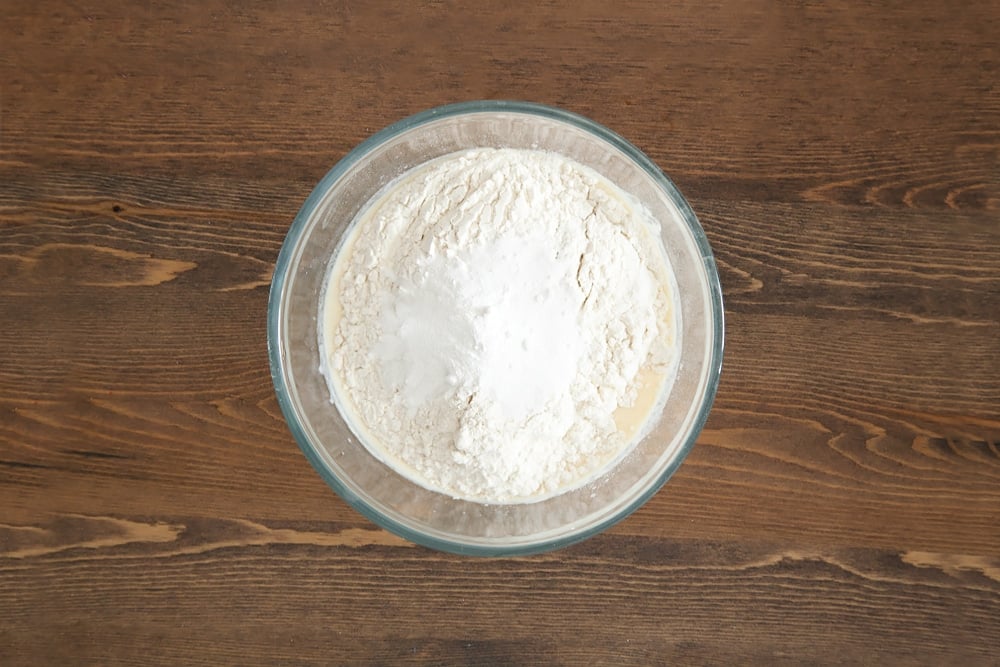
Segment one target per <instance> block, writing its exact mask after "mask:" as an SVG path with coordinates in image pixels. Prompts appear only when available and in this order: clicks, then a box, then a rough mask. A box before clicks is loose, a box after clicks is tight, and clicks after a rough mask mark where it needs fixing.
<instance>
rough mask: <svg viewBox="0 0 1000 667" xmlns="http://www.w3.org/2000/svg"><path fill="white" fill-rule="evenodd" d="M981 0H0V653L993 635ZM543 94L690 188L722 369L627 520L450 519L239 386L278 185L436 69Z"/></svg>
mask: <svg viewBox="0 0 1000 667" xmlns="http://www.w3.org/2000/svg"><path fill="white" fill-rule="evenodd" d="M998 34H1000V9H998V8H997V6H996V4H995V3H993V2H986V1H978V0H976V1H972V2H967V3H963V4H962V5H961V7H951V6H947V5H945V4H942V3H929V2H921V1H918V2H914V3H876V4H869V3H863V2H836V3H789V4H787V5H781V6H775V5H774V4H773V3H765V2H762V1H760V0H751V1H750V2H716V3H707V4H706V3H694V2H682V3H659V2H653V1H651V0H650V1H648V2H638V1H636V2H627V3H615V4H614V5H609V4H608V3H604V2H596V1H590V0H587V1H582V2H576V3H561V2H555V3H528V4H523V3H504V2H484V3H478V4H475V5H472V4H463V3H453V2H426V3H419V4H418V3H385V2H368V3H353V2H326V3H312V2H304V1H296V0H292V1H291V2H283V3H274V2H266V1H262V2H226V1H223V0H208V1H207V2H204V3H198V4H195V5H191V6H190V7H176V6H173V5H172V4H170V3H163V2H153V3H147V4H138V3H136V4H130V3H122V2H117V1H113V0H106V1H101V2H94V1H88V0H75V1H74V2H68V1H65V0H43V1H42V2H39V3H27V2H19V1H15V2H11V3H8V4H7V11H6V12H5V18H4V21H3V22H2V23H0V184H2V185H0V313H2V314H3V318H4V324H5V326H3V327H0V508H2V509H0V664H2V665H37V664H102V665H103V664H109V665H110V664H192V665H194V664H212V665H217V664H220V663H223V664H229V663H232V664H276V663H278V664H465V665H492V664H566V665H577V664H594V665H598V664H601V665H603V664H636V665H649V664H731V663H757V664H769V665H770V664H795V665H798V664H859V663H863V664H885V663H888V664H915V665H916V664H927V665H943V664H954V665H970V664H980V665H991V664H1000V663H998V658H997V656H1000V634H998V633H996V632H995V631H994V630H993V626H994V625H995V619H996V617H997V616H998V615H1000V408H998V406H1000V89H998V87H997V81H998V80H1000V49H998V47H997V45H996V35H998ZM480 98H515V99H530V100H534V101H539V102H544V103H550V104H556V105H559V106H562V107H565V108H567V109H570V110H573V111H577V112H580V113H583V114H586V115H588V116H591V117H593V118H594V119H596V120H598V121H599V122H602V123H604V124H606V125H608V126H609V127H611V128H613V129H614V130H616V131H618V132H619V133H621V134H622V135H624V136H625V137H627V138H628V139H629V140H631V141H633V142H634V143H635V144H637V145H638V146H639V147H640V148H641V149H643V150H644V151H646V152H647V153H648V154H649V155H650V156H651V157H652V158H653V159H654V160H655V161H656V162H657V163H658V164H659V165H660V166H662V167H663V168H664V170H665V171H666V172H667V173H668V174H669V175H670V176H671V177H672V178H673V179H674V180H675V182H676V183H677V184H678V186H679V187H680V188H681V190H682V191H683V192H684V193H685V194H686V195H687V196H688V198H689V200H690V201H691V203H692V206H693V207H694V209H695V210H696V211H697V213H698V215H699V217H700V219H701V221H702V224H703V225H704V227H705V229H706V232H707V233H708V236H709V239H710V241H711V243H712V247H713V249H714V251H715V253H716V257H717V261H718V265H719V270H720V275H721V278H722V283H723V291H724V296H725V301H726V317H727V326H726V337H727V338H726V359H725V368H724V373H723V380H722V383H721V386H720V388H719V395H718V398H717V401H716V404H715V408H714V409H713V411H712V414H711V417H710V419H709V422H708V424H707V425H706V428H705V430H704V432H703V434H702V436H701V438H700V439H699V443H698V446H697V447H696V448H695V449H694V451H693V452H692V454H691V455H690V457H689V458H688V460H687V461H686V462H685V464H684V465H683V466H682V468H681V469H680V471H679V472H678V473H677V475H676V476H675V477H674V478H673V479H672V480H671V482H670V483H669V484H668V486H667V487H665V489H664V490H663V491H661V492H660V493H659V494H657V496H656V497H654V498H653V499H652V500H651V501H650V502H649V503H648V504H647V505H645V506H644V507H643V508H641V509H640V510H639V511H638V512H636V513H635V514H634V515H633V516H631V517H630V518H628V519H627V520H626V521H624V522H622V523H620V524H618V525H617V526H615V527H613V528H612V529H610V530H609V531H607V532H606V533H604V534H602V535H600V536H598V537H596V538H593V539H591V540H588V541H587V542H584V543H582V544H580V545H577V546H574V547H571V548H568V549H565V550H562V551H559V552H555V553H552V554H546V555H542V556H536V557H531V558H521V559H507V560H495V561H485V560H475V559H463V558H459V557H455V556H449V555H444V554H439V553H434V552H431V551H428V550H426V549H423V548H421V547H416V546H414V545H411V544H409V543H407V542H405V541H403V540H401V539H399V538H397V537H395V536H393V535H390V534H388V533H386V532H384V531H381V530H379V529H378V528H377V527H375V526H374V525H373V524H371V523H369V522H368V521H367V520H365V519H364V518H363V517H362V516H360V515H359V514H357V513H356V512H354V511H353V510H351V509H350V508H349V507H348V506H347V505H346V504H345V503H343V502H342V501H341V500H340V499H339V498H337V497H336V496H335V495H334V494H333V493H332V492H331V491H330V490H329V489H328V488H327V487H326V486H325V485H324V484H323V482H322V481H321V480H320V478H319V477H318V475H316V474H315V473H314V472H313V471H312V470H311V469H310V468H309V465H308V463H307V462H306V461H305V459H304V457H303V456H302V455H301V454H300V453H299V451H298V449H297V447H296V446H295V444H294V442H293V440H292V438H291V436H290V434H289V433H288V430H287V428H286V426H285V424H284V421H283V420H282V418H281V415H280V411H279V410H278V407H277V403H276V401H275V399H274V397H273V390H272V387H271V382H270V375H269V370H268V363H267V350H266V334H265V330H264V318H265V312H266V305H267V289H268V285H269V281H270V275H271V271H272V269H273V265H274V261H275V258H276V257H277V253H278V250H279V248H280V246H281V242H282V240H283V238H284V234H285V232H286V231H287V228H288V225H289V223H290V221H291V219H292V217H293V216H294V214H295V212H296V211H297V209H298V207H299V206H300V205H301V203H302V201H303V200H304V199H305V197H306V196H307V195H308V193H309V191H310V190H311V188H312V186H313V185H314V184H315V183H316V181H318V180H319V178H320V177H321V176H322V175H323V174H324V173H325V172H326V170H328V169H329V168H330V167H331V166H332V165H333V164H334V163H335V162H336V161H337V160H338V159H339V158H340V157H342V156H343V155H344V154H345V153H346V152H347V151H348V150H350V148H351V147H353V146H354V145H355V144H356V143H358V142H359V141H361V140H362V139H364V138H365V137H367V136H369V135H370V134H371V133H372V132H374V131H376V130H378V129H380V128H381V127H383V126H385V125H387V124H388V123H391V122H393V121H395V120H398V119H399V118H401V117H403V116H406V115H408V114H410V113H413V112H416V111H419V110H421V109H425V108H427V107H430V106H433V105H436V104H441V103H445V102H451V101H458V100H467V99H480Z"/></svg>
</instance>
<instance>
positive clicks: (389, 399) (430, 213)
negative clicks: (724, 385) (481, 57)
mask: <svg viewBox="0 0 1000 667" xmlns="http://www.w3.org/2000/svg"><path fill="white" fill-rule="evenodd" d="M669 271H670V269H669V266H667V259H666V255H665V253H664V251H663V247H662V242H661V241H660V229H659V223H657V222H656V220H654V219H653V218H652V217H651V215H650V214H649V213H648V212H646V210H645V208H644V207H642V206H641V205H640V204H639V203H638V202H637V201H636V200H634V199H633V198H632V197H630V196H629V195H627V194H625V193H624V192H622V191H621V190H620V189H618V188H617V187H616V186H615V185H613V184H612V183H611V182H610V181H608V180H607V179H605V178H604V177H602V176H600V175H599V174H598V173H597V172H595V171H594V170H592V169H590V168H588V167H585V166H583V165H581V164H579V163H577V162H575V161H573V160H570V159H568V158H565V157H562V156H560V155H557V154H554V153H549V152H544V151H537V150H521V149H493V148H489V149H475V150H469V151H462V152H459V153H453V154H451V155H447V156H444V157H441V158H438V159H436V160H434V161H431V162H429V163H427V164H425V165H422V166H420V167H417V168H415V169H413V170H411V171H410V172H408V173H406V174H404V175H403V176H402V177H401V178H399V179H397V180H396V181H394V182H393V183H391V184H390V185H389V186H387V187H386V188H384V189H383V190H382V191H381V192H380V193H379V194H378V195H376V197H375V198H374V199H373V200H372V202H370V204H369V205H368V207H367V208H366V209H365V210H364V211H363V212H362V213H361V214H360V215H359V217H358V219H357V220H355V222H354V226H353V227H352V229H351V230H350V231H349V232H348V235H347V236H346V237H345V241H344V243H343V244H342V246H341V249H340V250H339V252H338V253H337V255H336V256H335V257H334V260H333V262H332V268H331V270H330V274H329V277H328V279H327V284H326V288H325V291H324V295H323V297H322V298H323V300H324V304H323V318H322V326H321V327H320V340H321V347H322V350H323V356H324V368H323V369H322V370H323V372H324V374H325V375H326V377H327V381H328V383H329V385H330V389H331V395H332V397H333V400H334V402H336V403H337V404H338V405H340V406H341V412H343V413H345V414H346V415H347V416H348V421H351V422H353V424H352V428H353V429H354V430H355V432H356V433H357V434H358V435H359V437H361V439H362V440H363V441H364V442H365V443H366V446H367V447H368V448H369V449H370V450H371V451H372V452H373V453H374V454H375V455H376V456H378V457H379V458H380V459H382V460H384V461H385V462H386V463H388V464H389V465H391V466H393V467H394V468H395V469H396V470H397V471H399V472H400V473H401V474H404V475H406V476H407V477H409V478H410V479H412V480H414V481H416V482H418V483H419V484H422V485H423V486H425V487H427V488H430V489H433V490H436V491H440V492H443V493H446V494H449V495H451V496H454V497H457V498H465V499H469V500H475V501H479V502H487V503H506V502H524V501H532V500H538V499H541V498H545V497H549V496H551V495H554V494H557V493H561V492H564V491H566V490H568V489H571V488H574V487H576V486H579V485H580V484H581V483H584V482H586V481H588V480H590V479H592V478H593V477H595V476H596V475H598V474H600V473H601V472H602V471H603V470H604V469H606V468H607V466H608V465H609V464H611V463H612V462H613V461H615V460H617V458H618V457H619V456H620V455H622V454H623V453H624V451H625V450H626V449H627V447H628V445H629V444H630V443H631V442H634V441H635V440H636V439H637V438H638V437H640V436H641V435H643V433H640V432H639V431H638V430H636V429H634V428H633V429H630V428H627V427H626V426H625V425H623V424H622V423H621V422H622V421H623V419H622V415H623V414H625V413H626V412H627V409H628V408H629V407H630V406H633V404H634V403H635V402H636V400H637V398H638V397H639V393H640V391H646V392H647V393H648V392H650V391H655V392H656V394H657V396H659V395H662V394H664V387H665V385H668V384H669V382H668V380H667V379H666V378H668V377H669V375H670V369H671V367H672V366H673V365H674V362H675V359H674V356H675V350H676V349H677V346H676V337H677V334H676V331H677V327H676V321H675V320H676V313H675V312H674V311H675V308H674V306H673V298H674V297H673V294H671V285H672V284H673V283H672V279H671V278H670V274H669ZM643 378H646V380H647V382H648V380H649V378H654V379H656V381H655V382H654V383H653V384H655V385H656V386H654V387H645V388H644V386H643ZM654 412H655V411H654ZM647 416H648V415H644V417H647ZM630 434H631V436H632V437H629V435H630Z"/></svg>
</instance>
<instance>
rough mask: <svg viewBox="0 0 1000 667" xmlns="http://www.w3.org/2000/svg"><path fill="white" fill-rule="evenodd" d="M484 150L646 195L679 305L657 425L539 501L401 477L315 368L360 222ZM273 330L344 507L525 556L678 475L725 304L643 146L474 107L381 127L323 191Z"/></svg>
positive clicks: (718, 343) (320, 461)
mask: <svg viewBox="0 0 1000 667" xmlns="http://www.w3.org/2000/svg"><path fill="white" fill-rule="evenodd" d="M483 146H492V147H514V148H538V149H543V150H549V151H553V152H556V153H559V154H562V155H565V156H567V157H569V158H572V159H574V160H576V161H577V162H580V163H582V164H585V165H588V166H590V167H592V168H593V169H595V170H597V171H598V172H600V173H601V174H603V175H604V176H605V177H607V178H608V179H610V180H611V181H612V182H614V183H616V184H617V185H618V186H619V187H621V188H622V189H623V190H625V191H626V192H629V193H631V194H633V195H634V196H636V197H638V198H639V199H640V200H641V201H642V202H643V203H644V204H645V205H646V206H647V207H648V208H649V210H650V211H651V212H652V213H653V214H654V215H655V216H656V217H657V218H658V219H659V220H660V223H661V225H662V228H663V244H664V246H665V248H666V251H667V255H668V257H669V260H670V264H671V266H672V268H673V270H674V274H675V276H676V279H677V289H678V293H679V295H680V299H679V301H680V317H681V352H680V354H681V356H680V363H679V367H678V371H677V378H676V380H675V383H674V386H673V388H672V389H671V391H670V394H669V397H668V399H667V401H666V404H665V406H664V409H663V413H662V415H660V418H659V422H658V423H657V424H656V426H655V427H654V428H653V429H652V431H651V432H650V433H649V435H648V436H647V437H646V438H644V439H643V440H642V441H640V442H639V443H638V444H637V445H636V446H635V447H634V449H633V450H632V451H631V453H629V454H628V455H627V456H625V457H624V458H623V459H622V460H621V461H620V462H619V463H618V464H617V465H616V466H615V467H613V468H612V469H611V470H610V471H608V472H607V473H606V474H604V475H603V476H602V477H600V478H599V479H597V480H595V481H593V482H591V483H589V484H587V485H585V486H582V487H580V488H577V489H575V490H573V491H569V492H567V493H565V494H562V495H559V496H555V497H553V498H549V499H547V500H543V501H539V502H536V503H520V504H506V505H486V504H481V503H476V502H470V501H466V500H456V499H454V498H451V497H448V496H446V495H442V494H440V493H436V492H434V491H430V490H428V489H425V488H424V487H422V486H419V485H417V484H415V483H413V482H412V481H410V480H409V479H407V478H406V477H403V476H402V475H400V474H398V473H396V472H395V471H394V470H393V469H392V468H390V467H389V466H387V465H386V464H384V463H382V462H381V461H379V460H378V459H377V458H375V457H374V456H373V455H372V454H371V453H370V452H369V451H368V449H367V448H366V447H365V445H364V444H363V443H362V442H361V441H359V439H358V438H357V437H356V436H355V435H354V433H352V432H351V429H350V428H349V427H348V425H347V424H346V423H345V421H344V419H343V417H342V416H341V415H340V414H339V412H338V411H337V409H336V407H335V406H334V405H333V404H332V403H331V401H330V394H329V390H328V388H327V384H326V382H325V380H324V378H323V376H322V375H321V374H320V371H319V368H320V349H319V339H318V335H317V326H318V319H317V318H318V316H319V311H320V292H321V290H322V287H323V284H324V279H325V277H326V275H327V268H328V266H329V262H330V260H331V258H332V257H333V255H334V253H335V251H336V250H337V248H338V244H339V243H340V240H341V237H342V235H343V233H344V230H345V229H346V228H347V227H348V225H349V224H350V223H351V221H352V220H353V219H354V217H355V214H357V213H358V211H359V210H360V209H361V208H362V207H363V206H364V204H365V203H366V202H367V201H368V200H369V199H370V198H371V197H372V196H373V195H374V194H375V193H376V192H378V191H379V189H380V188H382V186H384V185H386V184H387V183H389V182H390V181H391V180H393V179H394V178H396V177H397V176H399V175H400V174H402V173H403V172H405V171H407V170H409V169H410V168H412V167H415V166H417V165H419V164H421V163H423V162H425V161H427V160H431V159H433V158H436V157H439V156H441V155H444V154H447V153H451V152H454V151H457V150H461V149H467V148H474V147H483ZM267 333H268V349H269V352H270V359H271V375H272V377H273V379H274V386H275V390H276V391H277V395H278V402H279V403H280V405H281V409H282V411H283V412H284V415H285V418H286V419H287V421H288V425H289V428H290V429H291V431H292V434H293V435H294V436H295V439H296V440H297V441H298V443H299V446H300V447H301V448H302V451H303V452H305V455H306V457H307V458H308V459H309V461H310V462H311V463H312V465H313V467H315V468H316V470H317V471H318V472H319V474H320V475H321V476H322V477H323V479H324V480H326V482H327V484H329V485H330V486H331V487H332V488H333V489H334V490H335V491H336V492H337V493H339V494H340V495H341V496H342V497H343V498H344V500H346V501H347V502H348V503H350V504H351V505H352V506H353V507H354V508H355V509H357V510H358V511H359V512H361V513H362V514H364V515H365V516H367V517H368V518H369V519H371V520H372V521H374V522H375V523H377V524H379V525H380V526H383V527H384V528H386V529H388V530H390V531H392V532H394V533H396V534H398V535H401V536H402V537H405V538H407V539H409V540H411V541H413V542H417V543H419V544H423V545H426V546H429V547H433V548H435V549H441V550H444V551H451V552H455V553H462V554H478V555H493V556H496V555H512V554H527V553H535V552H539V551H546V550H549V549H555V548H558V547H562V546H565V545H567V544H571V543H573V542H577V541H579V540H582V539H585V538H587V537H589V536H591V535H594V534H596V533H598V532H600V531H602V530H604V529H605V528H607V527H608V526H610V525H612V524H614V523H615V522H617V521H619V520H621V519H622V518H624V517H626V516H627V515H629V514H630V513H631V512H633V511H634V510H635V509H636V508H638V507H639V506H640V505H642V504H643V503H645V502H646V501H647V500H648V499H649V498H650V497H651V496H652V495H653V494H654V493H655V492H656V491H657V490H658V489H659V488H660V487H661V486H662V485H663V484H664V483H665V482H666V481H667V479H669V478H670V476H671V475H672V474H673V473H674V471H675V470H677V467H678V466H679V465H680V464H681V461H683V459H684V457H685V456H686V455H687V453H688V452H689V451H690V449H691V447H692V446H693V445H694V442H695V439H696V438H697V436H698V433H699V431H700V430H701V428H702V426H703V425H704V423H705V419H706V417H707V416H708V412H709V409H710V408H711V405H712V400H713V399H714V397H715V391H716V387H717V385H718V381H719V373H720V371H721V366H722V343H723V315H722V294H721V290H720V287H719V278H718V272H717V270H716V266H715V260H714V259H713V258H712V252H711V249H710V248H709V245H708V241H707V240H706V238H705V233H704V231H703V230H702V228H701V225H700V224H699V223H698V220H697V218H696V217H695V215H694V213H693V212H692V211H691V208H690V206H688V204H687V202H686V201H685V200H684V198H683V197H682V196H681V194H680V192H678V190H677V188H676V187H675V186H674V184H673V183H672V182H671V181H670V179H668V178H667V177H666V176H664V174H663V173H662V172H661V171H660V170H659V168H657V166H656V165H655V164H653V162H652V161H650V160H649V158H647V157H646V156H645V155H643V154H642V152H641V151H639V150H638V149H637V148H636V147H635V146H633V145H632V144H630V143H628V142H627V141H625V140H624V139H622V138H621V137H619V136H618V135H617V134H615V133H614V132H611V131H610V130H608V129H606V128H604V127H602V126H601V125H598V124H596V123H594V122H593V121H590V120H588V119H586V118H583V117H581V116H577V115H575V114H571V113H568V112H565V111H561V110H559V109H555V108H552V107H547V106H541V105H537V104H528V103H523V102H502V101H490V102H469V103H463V104H454V105H449V106H444V107H438V108H434V109H430V110H428V111H425V112H423V113H420V114H417V115H415V116H412V117H410V118H407V119H405V120H403V121H400V122H399V123H396V124H395V125H392V126H391V127H389V128H386V129H385V130H382V131H381V132H379V133H378V134H376V135H374V136H372V137H371V138H370V139H368V140H367V141H365V142H363V143H362V144H360V145H359V146H358V147H357V148H355V149H354V150H353V151H351V152H350V153H349V154H348V155H347V156H346V157H344V159H343V160H341V161H340V163H338V164H337V165H336V166H335V167H334V168H333V169H332V170H330V172H329V173H328V174H327V175H326V176H325V177H324V178H323V180H322V181H320V182H319V185H317V186H316V188H315V189H314V190H313V192H312V194H310V195H309V198H308V199H307V200H306V202H305V204H304V205H303V206H302V209H301V210H300V211H299V213H298V215H297V216H296V217H295V221H294V222H293V223H292V226H291V229H290V230H289V232H288V236H287V237H286V239H285V242H284V245H283V246H282V248H281V253H280V255H279V256H278V262H277V265H276V267H275V270H274V278H273V281H272V283H271V294H270V302H269V304H268V329H267Z"/></svg>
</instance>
